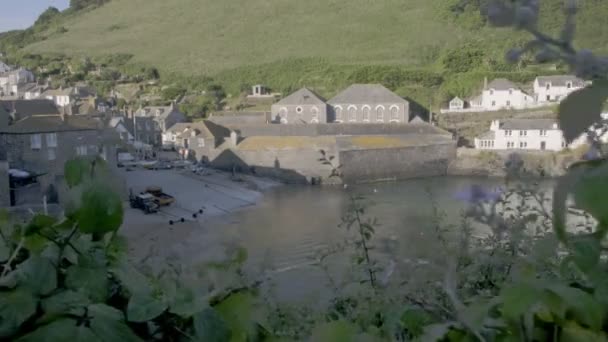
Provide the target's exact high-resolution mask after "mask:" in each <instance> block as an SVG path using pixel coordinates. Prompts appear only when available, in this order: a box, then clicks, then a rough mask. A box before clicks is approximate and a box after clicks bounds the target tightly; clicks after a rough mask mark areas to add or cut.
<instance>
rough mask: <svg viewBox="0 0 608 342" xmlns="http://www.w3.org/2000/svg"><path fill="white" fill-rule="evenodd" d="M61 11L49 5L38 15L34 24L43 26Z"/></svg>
mask: <svg viewBox="0 0 608 342" xmlns="http://www.w3.org/2000/svg"><path fill="white" fill-rule="evenodd" d="M60 14H61V12H59V10H58V9H57V8H55V7H49V8H47V9H46V11H44V12H42V14H41V15H40V16H39V17H38V19H37V20H36V22H35V23H34V26H45V25H47V24H49V23H50V22H51V21H53V19H55V18H56V17H57V16H58V15H60Z"/></svg>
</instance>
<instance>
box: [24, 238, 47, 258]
mask: <svg viewBox="0 0 608 342" xmlns="http://www.w3.org/2000/svg"><path fill="white" fill-rule="evenodd" d="M51 243H52V242H50V241H49V240H47V239H46V238H44V237H42V236H40V235H29V236H26V237H25V242H24V243H23V246H24V247H25V248H26V249H27V250H28V251H30V252H32V253H34V254H40V253H42V251H44V249H45V248H46V246H48V245H49V244H51Z"/></svg>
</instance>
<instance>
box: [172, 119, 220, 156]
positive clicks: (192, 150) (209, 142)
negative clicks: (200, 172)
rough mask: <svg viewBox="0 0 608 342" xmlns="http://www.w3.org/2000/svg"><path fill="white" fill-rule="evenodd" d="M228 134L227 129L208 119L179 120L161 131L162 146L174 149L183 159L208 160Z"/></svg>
mask: <svg viewBox="0 0 608 342" xmlns="http://www.w3.org/2000/svg"><path fill="white" fill-rule="evenodd" d="M229 135H230V131H229V129H227V128H225V127H223V126H220V125H217V124H215V123H213V122H211V121H208V120H204V121H199V122H180V123H176V124H175V125H173V126H172V127H171V128H169V129H168V130H167V131H166V132H165V133H163V147H170V148H173V149H175V150H176V151H177V152H179V154H180V155H181V156H182V158H184V159H188V160H195V161H209V160H211V159H212V158H214V157H215V155H216V154H217V150H216V149H217V147H219V146H220V145H221V144H222V143H223V142H224V139H225V137H227V136H229Z"/></svg>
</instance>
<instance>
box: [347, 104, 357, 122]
mask: <svg viewBox="0 0 608 342" xmlns="http://www.w3.org/2000/svg"><path fill="white" fill-rule="evenodd" d="M348 120H349V121H357V108H355V107H350V108H348Z"/></svg>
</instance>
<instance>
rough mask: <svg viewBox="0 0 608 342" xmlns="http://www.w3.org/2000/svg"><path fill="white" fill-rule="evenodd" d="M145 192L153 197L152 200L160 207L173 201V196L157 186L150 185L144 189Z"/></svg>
mask: <svg viewBox="0 0 608 342" xmlns="http://www.w3.org/2000/svg"><path fill="white" fill-rule="evenodd" d="M146 193H148V194H150V195H152V196H153V197H154V201H155V202H156V203H157V204H158V205H160V206H161V207H164V206H168V205H170V204H171V203H173V202H175V197H173V196H171V195H168V194H166V193H164V192H163V189H162V188H160V187H157V186H150V187H148V188H147V189H146Z"/></svg>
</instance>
